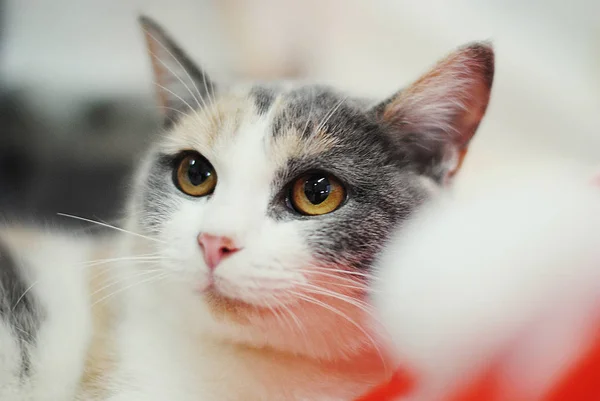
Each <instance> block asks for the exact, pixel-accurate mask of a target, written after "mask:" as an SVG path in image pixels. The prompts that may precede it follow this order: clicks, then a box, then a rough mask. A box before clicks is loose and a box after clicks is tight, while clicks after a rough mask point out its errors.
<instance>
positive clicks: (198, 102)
mask: <svg viewBox="0 0 600 401" xmlns="http://www.w3.org/2000/svg"><path fill="white" fill-rule="evenodd" d="M146 33H148V35H150V36H152V34H150V33H149V32H146ZM153 39H154V40H155V41H156V39H155V38H154V37H153ZM157 42H158V41H157ZM158 43H160V42H158ZM161 45H162V43H161ZM165 50H166V51H167V52H168V53H170V52H169V50H168V49H167V48H165ZM148 52H149V53H150V54H151V55H152V57H154V58H155V59H156V60H158V62H159V63H161V64H162V65H163V67H165V68H166V69H167V70H168V71H169V72H170V73H171V75H173V76H174V77H175V78H177V80H178V81H179V82H181V83H182V84H183V86H184V87H185V89H187V91H188V93H189V94H190V95H192V98H193V99H194V100H195V101H196V104H197V105H198V108H202V105H201V104H200V101H199V100H198V98H197V97H196V94H194V92H192V90H191V89H190V87H189V86H188V85H187V84H186V83H185V82H184V81H183V79H181V77H180V76H179V75H178V74H177V73H175V71H173V70H172V69H171V67H169V66H168V65H167V63H165V62H164V61H163V60H162V59H161V58H160V57H159V56H158V55H157V54H156V53H154V52H153V51H151V50H148ZM171 57H172V58H173V59H174V60H176V61H177V62H179V59H177V58H176V57H173V55H172V54H171ZM182 68H183V66H182ZM183 70H184V71H186V69H185V68H183ZM186 73H187V71H186ZM190 81H191V82H192V83H194V80H193V79H191V78H190ZM198 95H200V92H198ZM200 97H202V96H200Z"/></svg>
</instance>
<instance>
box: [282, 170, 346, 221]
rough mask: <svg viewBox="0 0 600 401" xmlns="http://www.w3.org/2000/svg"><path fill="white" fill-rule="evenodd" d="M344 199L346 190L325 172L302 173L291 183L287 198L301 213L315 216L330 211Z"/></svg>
mask: <svg viewBox="0 0 600 401" xmlns="http://www.w3.org/2000/svg"><path fill="white" fill-rule="evenodd" d="M344 199H346V190H345V189H344V187H343V186H342V184H341V183H340V182H339V181H338V180H337V179H336V178H335V177H333V176H331V175H329V174H326V173H311V174H306V175H303V176H302V177H300V178H298V179H297V180H296V181H294V183H293V184H292V188H291V190H290V195H289V200H290V203H291V204H292V206H293V207H294V209H295V210H296V211H297V212H299V213H302V214H306V215H309V216H317V215H320V214H326V213H331V212H333V211H334V210H335V209H337V208H338V207H339V206H340V205H341V204H342V202H344Z"/></svg>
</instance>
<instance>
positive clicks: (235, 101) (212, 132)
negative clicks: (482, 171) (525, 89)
mask: <svg viewBox="0 0 600 401" xmlns="http://www.w3.org/2000/svg"><path fill="white" fill-rule="evenodd" d="M142 24H143V27H144V31H145V34H146V39H147V42H148V48H149V52H150V54H151V56H152V62H153V66H154V71H155V76H156V81H157V85H158V88H159V91H158V92H159V100H160V104H161V106H162V108H163V110H164V112H165V116H166V119H167V124H166V125H165V128H164V130H163V135H162V138H161V139H160V140H159V141H157V143H155V144H154V145H153V146H152V147H151V150H150V151H149V152H148V153H147V154H146V155H145V156H144V157H143V158H142V161H141V162H140V166H139V169H138V174H137V175H136V177H135V179H134V180H133V188H132V190H131V196H130V202H129V204H128V208H127V221H126V223H125V224H124V228H125V232H123V233H119V234H118V236H116V237H115V238H112V239H107V240H106V241H97V240H96V241H91V240H89V241H88V240H86V239H82V238H80V239H75V238H73V239H72V240H69V239H65V240H64V242H61V243H60V244H58V243H54V241H61V238H62V237H60V236H55V235H53V234H51V235H49V236H44V235H41V236H38V235H36V234H28V236H27V237H26V239H25V240H24V241H17V240H16V239H15V238H17V236H16V235H14V234H13V232H12V231H8V232H5V233H4V234H0V242H2V243H3V244H5V245H6V246H5V248H7V249H6V250H4V251H2V252H0V254H2V255H5V257H4V259H2V263H3V264H4V266H2V271H6V272H9V271H10V272H16V274H12V275H11V276H10V277H8V276H0V278H1V279H2V280H0V281H2V285H3V289H4V292H3V294H2V297H4V298H0V299H2V305H3V309H2V310H0V312H1V313H0V322H2V323H3V324H5V326H7V327H9V329H10V330H9V329H5V331H4V332H2V333H0V335H2V336H3V337H0V341H1V343H0V358H3V359H0V372H2V374H1V375H0V395H2V396H4V394H7V395H9V396H10V397H11V398H10V399H13V400H46V399H47V400H53V401H55V400H56V401H62V400H65V401H66V400H71V399H73V398H74V397H75V399H78V400H103V401H105V400H109V401H138V400H139V401H142V400H143V401H163V400H166V399H173V400H178V401H186V400H190V401H192V400H194V401H205V400H210V401H212V400H215V401H225V400H231V401H234V400H245V401H246V400H247V401H252V400H256V401H258V400H265V401H269V400H277V401H280V400H282V401H283V400H285V401H288V400H289V401H303V400H306V401H308V400H311V401H328V400H331V401H345V400H352V399H354V398H356V397H358V396H359V395H361V394H362V393H364V392H365V391H367V390H368V389H369V388H370V387H371V386H372V385H374V384H376V383H379V382H382V381H384V380H385V379H386V378H388V377H389V375H390V373H391V369H392V368H393V367H392V366H390V365H389V363H388V362H389V361H388V360H387V359H388V357H387V355H385V352H384V351H382V350H381V349H380V348H381V347H380V345H381V344H380V341H379V339H378V338H376V337H375V333H376V330H373V324H374V322H373V319H372V316H371V314H372V310H371V307H370V305H369V304H368V296H367V295H368V293H369V288H370V282H369V280H370V278H371V275H372V272H371V266H372V264H373V262H374V260H375V259H376V258H377V256H378V254H379V252H380V250H381V249H382V248H383V247H384V245H385V242H386V241H387V239H388V238H389V236H390V235H391V234H392V233H393V232H394V230H395V229H396V227H397V226H398V225H400V224H401V223H402V222H403V221H404V220H405V219H406V218H408V217H409V216H410V215H411V214H412V213H413V212H414V211H415V210H416V209H418V208H419V206H420V205H421V204H422V203H423V202H425V201H426V200H427V199H429V198H430V197H432V196H433V195H435V194H436V193H437V192H438V190H439V189H440V188H442V187H443V186H444V185H445V184H446V183H447V182H448V181H449V180H450V179H451V177H452V176H453V174H454V173H455V172H456V170H457V169H458V168H459V167H460V163H461V161H462V158H463V156H464V155H465V153H466V149H467V146H468V143H469V141H470V139H471V137H472V136H473V134H474V133H475V131H476V129H477V127H478V125H479V122H480V120H481V118H482V117H483V115H484V113H485V110H486V107H487V103H488V99H489V94H490V90H491V84H492V78H493V68H494V67H493V52H492V50H491V48H490V47H489V46H488V45H485V44H474V45H471V46H467V47H464V48H461V49H459V50H457V51H456V52H454V53H452V54H451V55H450V56H448V57H447V58H446V59H445V60H443V61H442V62H440V63H439V64H438V65H436V66H435V67H434V68H433V69H432V70H431V71H430V72H429V73H427V74H425V75H424V76H423V77H421V79H419V80H418V81H416V82H415V83H414V84H412V85H411V86H409V87H407V88H406V89H404V90H403V91H401V92H398V93H396V94H395V95H394V96H392V97H391V98H389V99H387V100H384V101H373V102H370V101H365V100H363V99H355V98H352V97H348V96H346V95H345V94H343V93H341V92H339V91H337V90H334V89H332V88H329V87H326V86H319V85H304V84H277V83H275V84H257V85H251V86H243V87H242V86H237V87H232V88H224V87H221V86H220V85H214V83H213V82H212V81H211V80H210V79H209V78H208V77H207V76H206V75H205V74H204V73H203V72H202V71H201V70H200V69H199V68H197V67H196V66H194V64H193V63H192V62H191V61H190V60H189V59H188V58H187V57H186V56H185V54H184V53H183V52H182V51H181V50H180V49H179V48H178V47H177V46H176V45H175V44H174V43H173V42H172V41H171V40H170V39H169V38H168V36H166V35H165V33H164V32H163V31H162V30H161V29H160V28H159V27H157V26H156V25H155V24H154V23H152V22H151V21H148V20H145V19H144V20H143V21H142ZM18 255H24V256H25V258H24V259H23V260H21V259H20V258H19V256H18ZM30 258H37V259H36V260H30ZM48 277H50V279H49V278H48ZM6 288H10V291H7V290H6ZM16 294H20V295H16ZM23 294H25V295H23ZM11 305H12V306H11ZM15 305H16V306H15ZM23 306H27V308H24V307H23ZM15 322H17V323H16V324H15ZM22 322H27V324H28V325H27V326H26V327H25V328H24V331H25V333H26V334H25V333H23V327H21V326H22ZM45 333H50V334H45ZM52 333H54V334H52ZM38 354H39V355H43V357H38V356H37V355H38ZM63 355H64V357H63ZM1 369H4V371H2V370H1ZM2 392H4V393H2ZM0 398H2V399H4V398H3V397H0Z"/></svg>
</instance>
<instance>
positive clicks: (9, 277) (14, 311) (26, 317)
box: [0, 242, 42, 377]
mask: <svg viewBox="0 0 600 401" xmlns="http://www.w3.org/2000/svg"><path fill="white" fill-rule="evenodd" d="M30 289H31V284H29V283H27V282H26V281H25V279H24V278H23V272H22V271H21V270H20V267H19V266H18V264H17V263H16V261H15V259H14V257H13V256H12V255H11V254H10V252H9V250H8V248H7V247H6V246H5V245H4V244H2V243H1V242H0V319H3V320H4V321H5V322H6V323H8V325H9V327H11V328H12V329H13V332H14V335H15V336H16V337H17V340H18V342H19V346H20V348H21V377H27V376H29V375H30V374H31V358H30V355H29V348H30V347H31V346H32V345H34V344H35V341H36V335H37V332H38V331H39V328H40V325H41V320H42V313H41V308H40V306H39V305H38V303H37V300H36V299H35V297H34V295H33V293H32V292H31V291H29V290H30Z"/></svg>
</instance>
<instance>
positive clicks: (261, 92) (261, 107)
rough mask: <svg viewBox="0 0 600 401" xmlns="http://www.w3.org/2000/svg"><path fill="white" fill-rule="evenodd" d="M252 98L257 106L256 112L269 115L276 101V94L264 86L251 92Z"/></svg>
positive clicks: (257, 87)
mask: <svg viewBox="0 0 600 401" xmlns="http://www.w3.org/2000/svg"><path fill="white" fill-rule="evenodd" d="M250 96H251V97H252V100H253V101H254V105H255V106H256V112H257V113H258V114H259V115H263V114H267V112H268V111H269V109H270V108H271V105H272V104H273V101H274V100H275V92H274V91H273V90H272V89H269V88H266V87H264V86H256V87H254V88H252V90H251V91H250Z"/></svg>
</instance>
